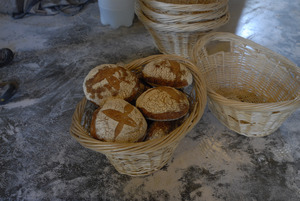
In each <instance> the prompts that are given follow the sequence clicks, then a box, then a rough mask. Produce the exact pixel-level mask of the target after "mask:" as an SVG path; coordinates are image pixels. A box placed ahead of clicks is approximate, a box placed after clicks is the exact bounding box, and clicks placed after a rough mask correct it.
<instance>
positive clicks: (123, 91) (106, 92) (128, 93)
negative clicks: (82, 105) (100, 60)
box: [83, 64, 140, 106]
mask: <svg viewBox="0 0 300 201" xmlns="http://www.w3.org/2000/svg"><path fill="white" fill-rule="evenodd" d="M139 87H140V83H139V80H138V78H137V76H136V75H135V74H134V73H132V72H130V71H129V70H127V69H125V68H124V67H122V66H118V65H115V64H102V65H100V66H96V67H95V68H93V69H92V70H91V71H90V72H89V73H88V75H87V76H86V77H85V79H84V82H83V91H84V94H85V96H86V98H87V99H88V100H90V101H92V102H93V103H95V104H97V105H99V106H102V105H103V104H104V102H105V100H106V99H107V98H110V97H118V98H121V99H124V100H126V101H129V102H130V101H132V100H133V99H134V98H135V97H136V95H137V93H138V91H139Z"/></svg>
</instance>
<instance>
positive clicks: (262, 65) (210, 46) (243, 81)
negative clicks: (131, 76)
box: [193, 33, 300, 137]
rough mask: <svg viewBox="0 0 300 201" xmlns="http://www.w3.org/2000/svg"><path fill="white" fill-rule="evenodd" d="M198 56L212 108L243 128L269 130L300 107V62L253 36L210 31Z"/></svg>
mask: <svg viewBox="0 0 300 201" xmlns="http://www.w3.org/2000/svg"><path fill="white" fill-rule="evenodd" d="M193 60H194V62H195V64H196V65H197V66H198V67H199V68H200V70H201V72H202V73H203V74H204V75H205V78H206V84H207V90H208V96H209V101H208V105H209V108H210V110H211V111H212V112H213V114H214V115H215V116H216V117H217V118H218V119H219V120H220V121H221V122H222V123H223V124H224V125H225V126H227V127H228V128H229V129H231V130H233V131H236V132H237V133H239V134H242V135H245V136H248V137H260V136H266V135H269V134H271V133H273V132H274V131H275V130H276V129H278V128H279V127H280V125H281V124H282V123H283V122H284V121H285V120H286V118H288V117H289V116H290V114H291V113H293V112H294V111H295V110H296V109H297V108H299V107H300V95H299V92H300V91H299V90H300V82H299V75H300V71H299V67H297V66H296V65H295V64H294V63H292V62H291V61H289V60H288V59H286V58H285V57H283V56H281V55H278V54H276V53H274V52H272V51H271V50H269V49H267V48H264V47H262V46H260V45H258V44H256V43H254V42H251V41H249V40H247V39H244V38H242V37H239V36H236V35H234V34H231V33H210V34H207V35H206V36H204V37H202V38H201V39H200V40H199V41H198V42H197V44H196V45H195V48H194V51H193Z"/></svg>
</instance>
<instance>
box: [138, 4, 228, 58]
mask: <svg viewBox="0 0 300 201" xmlns="http://www.w3.org/2000/svg"><path fill="white" fill-rule="evenodd" d="M227 4H228V0H185V1H183V0H138V1H137V4H136V9H135V10H136V14H137V16H138V18H139V19H140V21H141V22H142V23H143V24H144V26H145V27H146V28H147V30H148V31H149V32H150V34H151V36H152V37H153V39H154V42H155V44H156V46H157V48H158V49H159V50H160V51H161V52H162V53H165V54H177V55H180V56H183V57H185V58H188V57H189V56H190V54H191V50H192V48H193V46H194V44H195V43H196V41H197V40H198V39H199V38H200V37H201V36H203V35H204V34H206V33H208V32H211V31H213V30H215V29H217V28H219V27H220V26H222V25H224V24H226V23H227V22H228V20H229V12H228V5H227Z"/></svg>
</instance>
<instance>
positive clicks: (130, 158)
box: [70, 55, 207, 176]
mask: <svg viewBox="0 0 300 201" xmlns="http://www.w3.org/2000/svg"><path fill="white" fill-rule="evenodd" d="M161 58H162V59H172V60H176V61H178V62H180V63H184V64H185V65H186V66H187V67H188V69H189V70H190V71H191V73H192V75H193V84H192V86H191V87H188V88H187V89H185V90H186V92H187V93H188V95H189V97H190V103H191V108H190V111H189V115H188V117H187V118H186V120H185V121H184V123H183V124H182V125H180V126H179V127H177V128H176V129H175V130H174V131H172V132H171V133H170V134H168V135H167V136H165V137H162V138H160V139H155V140H149V141H145V142H137V143H113V142H103V141H100V140H97V139H94V138H93V137H91V136H90V133H89V129H88V126H89V125H90V120H91V115H92V112H93V111H94V109H93V108H92V109H91V107H90V105H91V103H90V102H89V101H87V100H86V99H85V98H83V99H82V100H81V101H80V102H79V104H78V105H77V107H76V110H75V112H74V115H73V118H72V124H71V128H70V133H71V135H72V136H73V137H74V138H75V139H76V140H77V141H78V142H79V143H80V144H81V145H82V146H84V147H86V148H89V149H91V150H94V151H96V152H100V153H102V154H105V155H106V157H107V158H108V159H109V161H110V162H111V164H112V165H113V166H114V167H115V168H116V170H117V171H118V172H119V173H121V174H127V175H131V176H140V175H148V174H151V173H152V172H154V171H156V170H159V169H161V168H162V167H163V166H164V165H165V164H166V163H167V162H168V161H169V159H170V158H171V156H172V154H173V152H174V150H175V149H176V147H177V145H178V144H179V142H180V140H181V139H182V138H183V137H184V136H185V135H186V134H187V133H188V132H189V131H190V130H191V129H192V128H193V127H194V125H195V124H196V123H197V122H198V121H199V120H200V118H201V116H202V115H203V112H204V108H205V105H206V97H207V96H206V93H207V92H206V85H205V81H204V79H203V77H202V76H201V74H200V72H199V69H198V68H197V67H196V66H195V65H194V64H192V63H191V62H190V61H188V60H186V59H184V58H182V57H179V56H175V55H153V56H149V57H146V58H142V59H137V60H135V61H133V62H131V63H129V64H127V65H125V68H127V69H129V70H132V71H134V72H136V73H140V71H141V70H142V68H143V66H144V65H146V64H147V63H149V62H151V61H153V60H156V59H161Z"/></svg>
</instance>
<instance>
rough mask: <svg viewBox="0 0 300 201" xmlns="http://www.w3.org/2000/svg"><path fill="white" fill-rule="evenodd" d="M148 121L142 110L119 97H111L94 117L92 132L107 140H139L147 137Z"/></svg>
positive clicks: (95, 135)
mask: <svg viewBox="0 0 300 201" xmlns="http://www.w3.org/2000/svg"><path fill="white" fill-rule="evenodd" d="M146 130H147V122H146V120H145V118H144V117H143V115H142V114H141V112H140V111H139V110H138V109H137V108H136V107H134V106H133V105H131V104H130V103H128V102H127V101H125V100H123V99H119V98H109V99H107V101H106V102H105V103H104V105H103V107H102V108H101V109H100V108H99V109H97V110H96V111H95V112H94V114H93V118H92V122H91V129H90V133H91V136H93V137H94V138H96V139H99V140H102V141H107V142H137V141H141V140H143V139H144V138H145V135H146Z"/></svg>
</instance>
